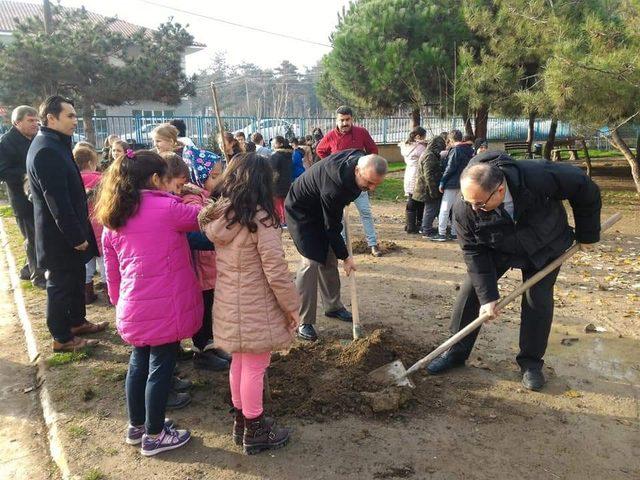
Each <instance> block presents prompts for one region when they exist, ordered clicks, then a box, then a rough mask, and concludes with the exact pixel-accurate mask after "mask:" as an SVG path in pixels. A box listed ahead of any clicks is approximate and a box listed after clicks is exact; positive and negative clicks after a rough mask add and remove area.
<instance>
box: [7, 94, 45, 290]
mask: <svg viewBox="0 0 640 480" xmlns="http://www.w3.org/2000/svg"><path fill="white" fill-rule="evenodd" d="M11 123H12V125H13V126H12V127H11V129H9V131H8V132H7V133H6V134H4V135H3V136H2V138H1V139H0V180H2V181H3V182H6V183H7V189H8V193H9V203H11V208H12V209H13V214H14V215H15V217H16V222H17V223H18V228H20V233H22V237H23V238H24V240H25V249H26V251H27V264H26V265H25V266H24V267H22V269H21V270H20V278H21V279H22V280H31V283H33V285H35V286H36V287H38V288H45V279H44V272H43V271H42V270H41V269H39V268H38V267H37V260H36V239H35V230H34V225H33V205H32V204H31V202H30V201H29V199H28V198H27V194H26V193H25V188H24V187H25V181H26V179H27V167H26V162H27V152H28V151H29V146H30V145H31V141H32V140H33V137H35V135H36V133H38V111H37V110H36V109H35V108H33V107H30V106H28V105H21V106H19V107H16V108H14V109H13V112H11Z"/></svg>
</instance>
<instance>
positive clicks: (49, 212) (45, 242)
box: [27, 95, 107, 352]
mask: <svg viewBox="0 0 640 480" xmlns="http://www.w3.org/2000/svg"><path fill="white" fill-rule="evenodd" d="M40 121H41V122H42V125H43V126H42V127H41V128H40V131H39V132H38V135H36V137H35V138H34V139H33V142H32V144H31V147H30V148H29V153H28V154H27V174H28V176H29V186H30V188H31V195H32V199H33V211H34V218H35V230H36V254H37V258H38V266H39V267H41V268H45V269H46V270H47V274H46V276H47V326H48V327H49V331H50V332H51V336H52V337H53V350H54V351H55V352H59V351H75V350H78V349H81V348H84V347H86V346H88V345H93V344H95V343H97V342H96V341H95V340H84V339H82V338H80V337H77V336H76V335H82V334H85V333H96V332H99V331H101V330H104V329H105V328H106V326H107V322H103V323H100V324H93V323H91V322H88V321H87V319H86V306H85V298H84V281H85V263H86V262H87V261H88V260H89V259H90V258H92V257H94V256H96V255H97V245H96V240H95V237H94V236H93V230H92V229H91V224H90V223H89V212H88V210H87V195H86V193H85V190H84V185H83V183H82V178H81V176H80V170H78V167H77V166H76V164H75V162H74V161H73V155H72V153H71V135H73V132H74V130H75V129H76V126H77V124H78V119H77V116H76V111H75V109H74V107H73V102H72V101H71V100H68V99H65V98H63V97H60V96H57V95H54V96H51V97H48V98H47V99H46V100H45V101H44V102H43V103H42V105H40Z"/></svg>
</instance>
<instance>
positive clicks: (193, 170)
mask: <svg viewBox="0 0 640 480" xmlns="http://www.w3.org/2000/svg"><path fill="white" fill-rule="evenodd" d="M182 158H183V159H184V161H185V162H186V164H187V166H188V167H189V177H190V180H191V183H193V184H194V185H197V186H199V187H200V188H204V182H206V181H207V178H209V175H210V174H211V170H213V168H214V167H215V166H216V162H219V161H220V160H221V159H220V157H219V156H218V155H216V154H215V153H213V152H209V151H208V150H200V149H199V148H196V147H185V148H184V150H183V152H182Z"/></svg>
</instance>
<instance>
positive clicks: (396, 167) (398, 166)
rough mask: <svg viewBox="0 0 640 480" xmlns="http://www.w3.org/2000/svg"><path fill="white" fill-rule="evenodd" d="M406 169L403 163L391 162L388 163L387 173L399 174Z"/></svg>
mask: <svg viewBox="0 0 640 480" xmlns="http://www.w3.org/2000/svg"><path fill="white" fill-rule="evenodd" d="M406 168H407V165H406V164H405V163H404V162H391V163H389V170H388V171H389V172H400V171H402V170H404V169H406Z"/></svg>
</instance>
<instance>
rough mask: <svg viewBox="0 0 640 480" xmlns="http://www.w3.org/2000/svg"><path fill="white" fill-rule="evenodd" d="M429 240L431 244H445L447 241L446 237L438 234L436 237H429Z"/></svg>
mask: <svg viewBox="0 0 640 480" xmlns="http://www.w3.org/2000/svg"><path fill="white" fill-rule="evenodd" d="M429 240H431V241H432V242H446V241H447V240H449V237H447V236H446V235H440V234H439V233H438V234H437V235H433V236H431V237H429Z"/></svg>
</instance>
